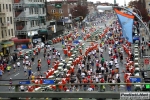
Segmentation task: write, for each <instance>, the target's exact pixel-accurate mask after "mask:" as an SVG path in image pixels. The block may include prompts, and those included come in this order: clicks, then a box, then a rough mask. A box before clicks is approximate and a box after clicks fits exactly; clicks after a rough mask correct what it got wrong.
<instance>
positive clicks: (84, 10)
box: [71, 5, 89, 21]
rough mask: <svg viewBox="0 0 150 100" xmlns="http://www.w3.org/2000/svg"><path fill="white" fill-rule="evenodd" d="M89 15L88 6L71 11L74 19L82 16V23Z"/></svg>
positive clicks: (79, 6)
mask: <svg viewBox="0 0 150 100" xmlns="http://www.w3.org/2000/svg"><path fill="white" fill-rule="evenodd" d="M88 13H89V10H88V7H87V6H82V5H77V6H75V7H74V8H73V9H71V14H72V18H76V17H79V16H82V18H81V21H82V20H83V19H84V18H85V17H86V16H87V14H88Z"/></svg>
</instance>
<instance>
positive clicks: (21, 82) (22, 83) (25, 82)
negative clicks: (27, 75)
mask: <svg viewBox="0 0 150 100" xmlns="http://www.w3.org/2000/svg"><path fill="white" fill-rule="evenodd" d="M19 84H20V85H26V84H31V82H30V81H20V82H19Z"/></svg>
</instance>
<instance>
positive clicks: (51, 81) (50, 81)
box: [43, 80, 55, 84]
mask: <svg viewBox="0 0 150 100" xmlns="http://www.w3.org/2000/svg"><path fill="white" fill-rule="evenodd" d="M54 83H55V82H54V80H43V84H54Z"/></svg>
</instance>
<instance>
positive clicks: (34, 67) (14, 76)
mask: <svg viewBox="0 0 150 100" xmlns="http://www.w3.org/2000/svg"><path fill="white" fill-rule="evenodd" d="M113 20H115V19H114V18H111V19H109V20H107V21H106V22H105V23H99V24H98V25H96V26H95V28H96V29H98V28H99V27H102V28H104V27H105V24H106V25H107V26H109V25H110V24H111V23H112V22H113ZM87 28H90V27H87ZM80 32H81V30H79V33H80ZM97 42H98V43H100V40H98V41H97ZM84 43H85V48H86V47H88V46H89V45H90V44H91V43H90V42H87V41H85V42H84ZM52 46H54V47H55V48H56V50H58V51H59V52H60V54H61V56H62V58H63V59H66V58H67V57H65V55H64V53H63V51H62V44H61V43H57V44H54V45H52ZM43 54H44V51H43V50H41V53H40V54H39V55H38V57H37V56H36V57H35V62H34V64H33V65H32V72H33V73H34V75H35V76H37V61H38V60H39V59H41V62H42V63H41V65H42V71H41V75H43V77H45V74H44V72H46V71H47V70H48V66H47V61H46V59H44V57H43ZM103 55H104V58H105V59H106V60H108V61H109V55H108V51H105V52H104V54H103ZM124 56H125V55H124ZM52 62H53V61H52ZM119 65H120V68H119V72H122V71H123V70H125V67H124V64H122V63H119ZM21 66H23V64H22V61H21ZM51 66H52V65H51ZM93 70H94V72H95V70H96V69H93ZM10 78H12V79H17V80H15V81H13V84H19V81H20V80H19V79H27V77H26V76H25V75H24V71H23V67H21V69H20V70H19V71H16V72H15V73H14V72H13V69H11V74H10V75H8V73H7V72H5V74H4V75H3V77H2V80H7V81H0V84H9V81H8V80H9V79H10ZM120 79H121V82H124V77H123V74H122V73H121V74H120ZM14 90H15V87H12V90H11V91H14ZM106 90H108V91H110V89H109V87H106ZM4 91H9V87H8V86H7V87H5V86H1V89H0V92H4ZM120 91H125V87H121V88H120Z"/></svg>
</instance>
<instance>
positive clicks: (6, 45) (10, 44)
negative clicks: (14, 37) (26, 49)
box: [2, 42, 14, 48]
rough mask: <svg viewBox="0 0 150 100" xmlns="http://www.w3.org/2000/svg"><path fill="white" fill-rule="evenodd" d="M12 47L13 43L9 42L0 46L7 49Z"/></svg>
mask: <svg viewBox="0 0 150 100" xmlns="http://www.w3.org/2000/svg"><path fill="white" fill-rule="evenodd" d="M13 45H14V42H9V43H8V44H4V45H2V47H3V48H7V47H10V46H13Z"/></svg>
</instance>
